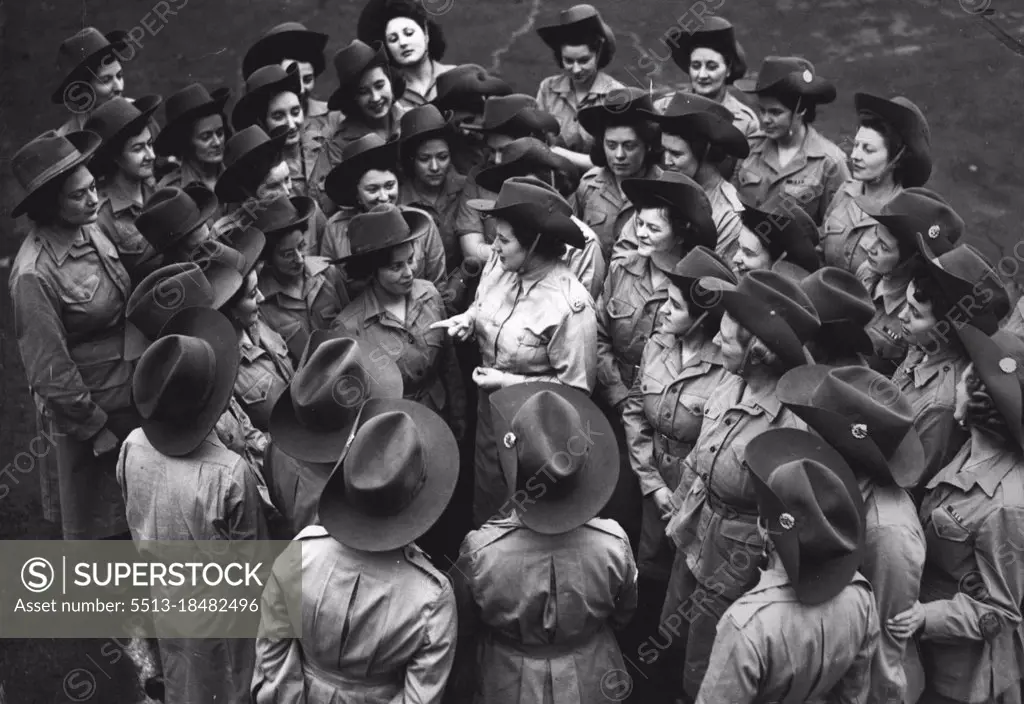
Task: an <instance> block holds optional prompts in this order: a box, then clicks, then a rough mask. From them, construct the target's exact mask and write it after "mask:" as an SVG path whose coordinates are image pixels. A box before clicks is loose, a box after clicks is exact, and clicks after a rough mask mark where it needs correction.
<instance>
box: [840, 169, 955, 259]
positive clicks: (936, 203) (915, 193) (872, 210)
mask: <svg viewBox="0 0 1024 704" xmlns="http://www.w3.org/2000/svg"><path fill="white" fill-rule="evenodd" d="M855 202H856V203H857V205H859V206H860V208H861V209H862V210H863V211H864V212H865V213H866V214H867V215H869V216H871V217H872V218H874V219H875V220H877V221H878V222H879V224H881V225H882V227H884V228H885V230H886V232H888V233H889V234H890V235H892V236H893V237H894V238H895V239H896V242H897V243H898V245H899V248H900V261H901V262H902V261H906V260H907V259H910V257H911V256H913V255H914V254H917V253H920V249H919V242H920V240H918V237H917V235H918V234H921V235H923V236H924V238H925V240H924V241H925V242H927V243H928V246H929V248H930V249H931V252H932V254H934V255H935V256H940V255H943V254H945V253H946V252H948V251H949V250H951V249H952V248H953V247H954V246H955V245H956V244H957V242H959V240H960V238H961V237H962V236H963V234H964V221H963V218H961V217H960V216H959V215H957V213H956V211H955V210H953V208H952V207H950V205H949V203H947V202H946V200H945V199H944V198H943V197H942V196H940V195H939V194H938V193H936V192H935V191H932V190H930V189H928V188H920V187H914V188H907V189H905V190H903V191H900V192H899V193H897V194H896V195H895V196H893V198H892V199H891V200H889V201H888V202H887V203H885V205H883V206H882V207H878V206H877V205H875V204H874V203H872V202H870V201H868V200H866V199H864V198H863V197H861V198H856V199H855ZM876 240H877V235H876V234H875V233H870V232H869V233H868V234H867V236H866V238H865V239H862V240H861V243H860V246H861V247H863V248H864V249H870V248H871V247H873V246H874V243H875V241H876Z"/></svg>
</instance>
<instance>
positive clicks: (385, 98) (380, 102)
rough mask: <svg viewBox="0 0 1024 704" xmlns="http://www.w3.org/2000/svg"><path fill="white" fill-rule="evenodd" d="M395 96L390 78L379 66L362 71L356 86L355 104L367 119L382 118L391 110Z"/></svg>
mask: <svg viewBox="0 0 1024 704" xmlns="http://www.w3.org/2000/svg"><path fill="white" fill-rule="evenodd" d="M394 99H395V96H394V93H393V91H392V90H391V79H390V78H388V75H387V74H386V73H385V72H384V69H383V68H381V67H380V66H374V67H373V68H371V69H370V70H369V71H365V72H364V73H363V76H362V78H360V79H359V85H358V86H357V87H356V105H357V106H358V107H359V110H360V111H361V112H362V113H363V116H364V117H365V118H366V119H367V120H383V119H384V118H385V117H387V116H388V113H389V112H391V105H392V103H393V102H394Z"/></svg>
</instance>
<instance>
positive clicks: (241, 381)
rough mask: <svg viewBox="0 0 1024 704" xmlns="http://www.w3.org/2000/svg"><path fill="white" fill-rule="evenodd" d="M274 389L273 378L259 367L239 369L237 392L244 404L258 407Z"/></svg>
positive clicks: (236, 384) (236, 383)
mask: <svg viewBox="0 0 1024 704" xmlns="http://www.w3.org/2000/svg"><path fill="white" fill-rule="evenodd" d="M273 387H274V378H273V376H272V375H271V374H270V373H269V372H268V371H266V370H265V369H261V368H259V367H257V366H246V367H239V369H238V379H237V380H236V382H235V391H237V392H238V396H239V398H240V399H241V400H242V404H243V405H245V406H257V405H259V404H261V403H263V402H264V401H266V400H267V399H268V398H270V395H271V392H272V390H273Z"/></svg>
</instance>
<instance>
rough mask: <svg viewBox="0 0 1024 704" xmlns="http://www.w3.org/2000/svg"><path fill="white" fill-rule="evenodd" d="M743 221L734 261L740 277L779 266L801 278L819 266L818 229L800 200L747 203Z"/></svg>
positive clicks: (733, 263) (780, 268)
mask: <svg viewBox="0 0 1024 704" xmlns="http://www.w3.org/2000/svg"><path fill="white" fill-rule="evenodd" d="M740 222H741V223H742V224H743V230H742V231H740V235H739V237H738V238H737V240H736V250H735V253H734V254H733V255H732V260H731V263H732V268H733V271H735V272H736V273H737V274H738V275H739V276H743V275H744V274H748V273H750V272H751V271H757V270H759V269H775V270H779V271H783V272H784V273H792V275H793V276H794V277H795V278H796V279H798V280H799V279H801V278H803V277H805V276H807V274H809V273H811V272H813V271H815V270H816V269H817V268H818V253H817V252H816V251H815V249H814V243H815V240H816V239H817V237H818V228H817V226H815V224H814V221H813V220H811V218H810V216H809V215H808V214H807V213H806V212H804V210H803V209H802V208H801V207H800V205H799V204H798V203H797V202H796V201H794V200H792V199H790V198H785V197H784V198H782V199H781V200H779V201H775V202H772V203H767V204H765V205H764V206H762V207H761V208H755V207H754V206H753V205H750V204H746V203H744V208H743V211H742V212H741V213H740Z"/></svg>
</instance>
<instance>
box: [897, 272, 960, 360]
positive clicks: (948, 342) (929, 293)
mask: <svg viewBox="0 0 1024 704" xmlns="http://www.w3.org/2000/svg"><path fill="white" fill-rule="evenodd" d="M912 268H913V276H912V277H911V280H910V281H911V283H912V284H914V299H915V300H917V301H920V302H921V303H926V304H928V305H930V306H931V307H932V315H933V316H935V320H936V325H937V326H938V323H939V322H940V321H943V320H946V322H947V324H948V325H949V331H942V330H934V331H933V337H934V338H935V340H936V341H939V340H940V339H941V344H942V345H943V346H946V347H951V348H953V349H954V350H957V351H958V352H959V353H960V354H962V355H966V354H967V352H966V350H964V348H963V345H962V344H961V342H960V338H959V337H957V335H956V334H955V333H954V332H953V326H954V325H956V324H957V322H956V321H954V320H948V318H951V317H955V310H954V309H955V308H956V306H955V304H953V303H952V302H951V301H950V300H949V298H948V297H947V296H946V295H945V293H944V292H943V290H942V287H941V286H939V284H938V283H937V282H936V281H935V279H934V278H932V277H931V276H929V275H928V272H927V271H926V270H925V269H924V263H923V262H919V263H918V264H916V265H912ZM908 289H909V287H908ZM908 295H909V294H908Z"/></svg>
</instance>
